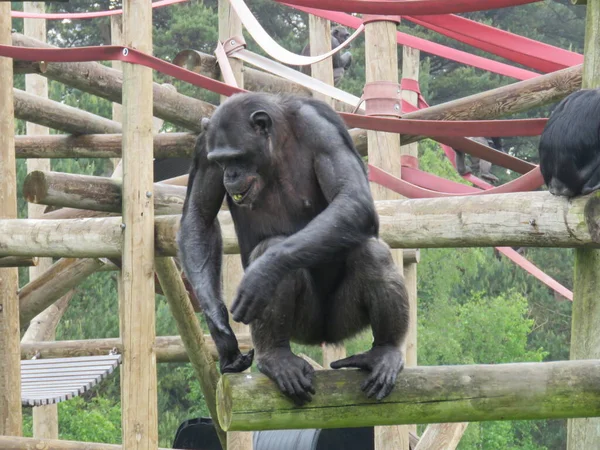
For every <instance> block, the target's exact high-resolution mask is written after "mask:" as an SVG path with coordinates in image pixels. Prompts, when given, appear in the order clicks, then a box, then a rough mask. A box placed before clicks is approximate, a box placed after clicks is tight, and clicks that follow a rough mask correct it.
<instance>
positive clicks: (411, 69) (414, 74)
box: [400, 45, 421, 434]
mask: <svg viewBox="0 0 600 450" xmlns="http://www.w3.org/2000/svg"><path fill="white" fill-rule="evenodd" d="M420 56H421V52H420V51H419V50H417V49H414V48H411V47H407V46H406V45H405V46H403V47H402V78H406V79H408V80H415V81H417V82H418V81H419V65H420V64H419V63H420ZM402 99H403V100H406V101H407V102H408V103H410V104H411V105H414V106H417V105H418V103H419V96H418V94H417V93H416V92H413V91H409V90H406V89H403V90H402ZM400 155H401V157H407V158H408V159H410V160H414V162H415V163H417V164H418V159H417V158H418V156H419V143H418V142H415V143H412V144H408V145H403V146H402V147H400ZM404 280H405V282H406V289H407V291H408V302H409V305H410V321H409V323H410V325H409V327H410V328H409V330H408V336H407V338H406V346H405V347H406V367H415V366H416V365H417V263H416V262H415V263H407V264H406V265H405V266H404ZM407 428H408V430H409V431H411V432H413V433H415V434H416V433H417V426H416V425H407Z"/></svg>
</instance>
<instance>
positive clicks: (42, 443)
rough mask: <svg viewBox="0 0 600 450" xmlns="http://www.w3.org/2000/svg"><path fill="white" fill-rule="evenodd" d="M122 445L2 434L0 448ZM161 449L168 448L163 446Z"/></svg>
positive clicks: (66, 449) (82, 449)
mask: <svg viewBox="0 0 600 450" xmlns="http://www.w3.org/2000/svg"><path fill="white" fill-rule="evenodd" d="M123 448H127V447H123V446H121V445H114V444H97V443H93V442H77V441H63V440H58V439H36V438H23V437H11V436H0V450H40V449H44V450H121V449H123ZM159 450H168V449H164V448H161V449H159Z"/></svg>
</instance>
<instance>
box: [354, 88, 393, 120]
mask: <svg viewBox="0 0 600 450" xmlns="http://www.w3.org/2000/svg"><path fill="white" fill-rule="evenodd" d="M363 92H364V93H363V97H362V98H363V99H364V102H365V115H367V116H394V117H400V116H401V115H402V107H401V104H402V96H401V90H400V84H399V83H395V82H393V81H373V82H370V83H366V84H365V89H364V91H363Z"/></svg>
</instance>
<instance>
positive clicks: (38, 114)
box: [13, 89, 121, 134]
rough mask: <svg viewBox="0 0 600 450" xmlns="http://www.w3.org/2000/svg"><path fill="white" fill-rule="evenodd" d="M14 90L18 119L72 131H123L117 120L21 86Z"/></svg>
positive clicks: (84, 132)
mask: <svg viewBox="0 0 600 450" xmlns="http://www.w3.org/2000/svg"><path fill="white" fill-rule="evenodd" d="M13 93H14V98H15V117H16V118H17V119H22V120H26V121H27V122H32V123H37V124H39V125H44V126H46V127H48V128H52V129H54V130H60V131H64V132H66V133H70V134H90V133H120V132H121V124H120V123H118V122H115V121H114V120H110V119H105V118H104V117H100V116H97V115H95V114H92V113H89V112H87V111H83V110H82V109H78V108H73V107H72V106H68V105H64V104H62V103H58V102H55V101H53V100H49V99H47V98H42V97H38V96H37V95H33V94H29V93H28V92H25V91H22V90H20V89H13Z"/></svg>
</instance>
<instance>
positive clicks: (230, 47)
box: [223, 36, 246, 56]
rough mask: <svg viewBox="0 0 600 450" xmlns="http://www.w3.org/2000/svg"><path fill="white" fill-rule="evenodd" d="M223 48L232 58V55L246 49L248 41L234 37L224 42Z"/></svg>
mask: <svg viewBox="0 0 600 450" xmlns="http://www.w3.org/2000/svg"><path fill="white" fill-rule="evenodd" d="M223 48H224V49H225V54H226V55H227V56H230V55H231V54H232V53H235V52H236V51H238V50H240V49H242V48H246V41H245V40H244V38H243V36H232V37H230V38H229V39H225V40H224V41H223Z"/></svg>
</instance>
